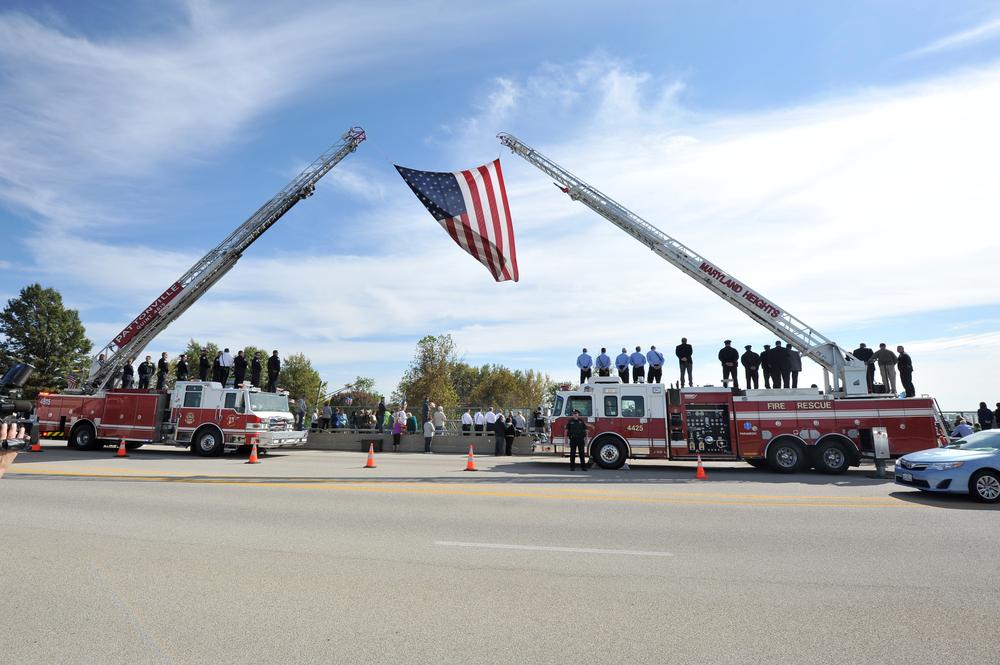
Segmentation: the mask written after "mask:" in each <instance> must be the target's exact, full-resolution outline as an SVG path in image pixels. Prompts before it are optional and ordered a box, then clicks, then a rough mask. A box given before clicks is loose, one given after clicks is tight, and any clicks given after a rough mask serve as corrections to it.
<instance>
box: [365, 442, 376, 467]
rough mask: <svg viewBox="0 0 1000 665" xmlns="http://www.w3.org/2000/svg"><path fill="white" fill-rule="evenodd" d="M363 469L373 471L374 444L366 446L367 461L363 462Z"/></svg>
mask: <svg viewBox="0 0 1000 665" xmlns="http://www.w3.org/2000/svg"><path fill="white" fill-rule="evenodd" d="M362 468H364V469H374V468H375V444H374V443H369V444H368V461H367V462H365V465H364V467H362Z"/></svg>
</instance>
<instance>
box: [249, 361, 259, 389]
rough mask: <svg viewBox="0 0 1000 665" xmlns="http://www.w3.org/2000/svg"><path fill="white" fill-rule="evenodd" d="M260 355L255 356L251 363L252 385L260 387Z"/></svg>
mask: <svg viewBox="0 0 1000 665" xmlns="http://www.w3.org/2000/svg"><path fill="white" fill-rule="evenodd" d="M260 370H261V365H260V354H259V353H255V354H253V359H252V360H251V361H250V385H252V386H257V387H258V388H259V387H260Z"/></svg>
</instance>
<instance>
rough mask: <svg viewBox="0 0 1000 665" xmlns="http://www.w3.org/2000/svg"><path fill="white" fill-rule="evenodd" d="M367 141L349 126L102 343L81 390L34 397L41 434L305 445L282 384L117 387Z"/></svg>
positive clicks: (209, 445)
mask: <svg viewBox="0 0 1000 665" xmlns="http://www.w3.org/2000/svg"><path fill="white" fill-rule="evenodd" d="M364 140H365V132H364V130H363V129H361V128H360V127H353V128H351V129H349V130H348V131H347V132H345V133H344V135H343V136H341V139H340V141H339V142H338V143H336V144H335V145H333V146H332V147H331V148H329V149H328V150H327V151H326V152H324V153H323V154H322V155H320V156H319V157H318V158H317V159H316V160H315V161H313V162H312V164H310V165H309V166H308V167H306V168H305V169H304V170H303V171H302V173H300V174H299V175H298V176H297V177H296V178H295V179H294V180H292V181H291V182H290V183H289V184H288V185H286V186H285V187H284V188H283V189H282V190H281V191H279V192H278V193H277V194H275V195H274V196H273V197H271V199H270V200H268V201H267V202H265V203H264V205H262V206H261V207H260V208H259V209H258V210H257V211H256V212H255V213H254V214H253V215H251V216H250V218H249V219H247V220H246V221H245V222H243V224H241V225H240V226H239V227H237V228H236V230H234V231H233V232H232V233H230V234H229V236H227V237H226V239H225V240H223V241H222V242H221V243H220V244H219V245H217V246H216V247H215V248H213V249H212V250H210V251H209V252H208V253H207V254H205V256H204V257H202V258H201V259H200V260H199V261H198V262H197V263H195V264H194V265H193V266H192V267H191V268H190V269H189V270H188V271H187V272H186V273H184V275H182V276H181V278H180V279H178V280H177V281H176V282H174V283H173V284H171V285H170V287H168V288H167V290H166V291H164V292H163V293H162V294H161V295H160V296H159V297H157V298H156V300H154V301H153V302H152V304H150V305H149V307H147V308H146V309H144V310H143V311H142V313H140V314H139V316H137V317H136V318H135V319H134V320H133V321H132V322H131V323H129V324H128V325H127V326H126V327H125V329H124V330H122V331H121V333H119V334H118V335H116V336H115V338H114V339H113V340H112V341H110V342H108V344H107V345H106V346H105V347H104V348H103V349H101V350H100V351H99V352H98V353H97V354H96V355H95V356H94V358H93V359H92V362H91V366H90V371H89V374H88V376H87V377H86V379H85V380H84V381H83V382H82V385H81V386H80V387H79V388H75V389H72V390H66V391H65V392H63V393H61V394H58V395H55V394H42V395H39V396H38V400H37V402H36V405H35V413H36V417H37V418H38V431H39V435H40V436H42V437H47V438H66V439H67V440H68V442H69V445H70V446H72V447H74V448H78V449H80V450H91V449H95V448H99V447H101V446H103V445H105V444H108V443H118V442H120V441H121V440H124V441H125V442H126V447H128V448H136V447H138V446H141V445H142V444H144V443H159V444H167V445H177V446H184V447H187V446H190V447H191V448H192V450H194V451H195V452H197V453H199V454H201V455H205V456H209V455H221V454H222V453H223V452H225V451H227V450H234V449H236V448H237V447H239V446H243V445H251V444H253V443H256V444H257V445H258V447H259V448H263V449H265V450H266V449H267V448H277V447H283V446H294V445H302V444H303V443H305V440H306V433H305V432H303V431H298V430H295V429H294V428H293V418H292V414H291V413H290V412H289V410H288V406H289V405H288V394H287V393H285V392H277V393H269V392H262V391H260V390H259V389H258V388H257V387H254V386H251V385H249V383H246V384H242V385H240V386H234V387H225V386H223V385H222V384H220V383H218V382H211V381H179V382H177V384H176V386H175V387H174V388H173V390H169V391H168V390H145V389H142V390H139V389H132V388H128V389H122V388H118V387H117V386H119V385H120V384H121V379H122V369H123V368H124V367H125V365H126V363H129V362H131V361H132V359H134V358H137V357H138V356H139V355H140V353H141V352H142V351H143V349H145V348H146V346H147V345H148V344H149V343H150V342H151V341H152V340H153V338H155V337H156V336H157V335H158V334H159V333H160V332H162V331H163V330H164V329H165V328H166V327H167V326H168V325H170V323H171V322H173V321H174V320H175V319H176V318H177V317H178V316H180V315H181V314H182V313H184V312H185V311H186V310H187V309H188V308H189V307H191V305H193V304H194V303H195V302H196V301H197V300H198V299H199V298H200V297H201V296H202V295H204V293H205V292H206V291H208V289H209V288H211V287H212V285H214V284H215V283H216V282H218V281H219V279H221V278H222V276H223V275H225V274H226V273H227V272H229V271H230V270H231V269H232V268H233V266H234V265H236V262H237V261H239V259H240V257H241V256H242V255H243V252H244V251H246V249H247V248H248V247H249V246H250V245H251V244H253V242H254V241H255V240H257V238H259V237H260V236H261V234H263V233H264V232H265V231H267V229H269V228H270V227H271V226H273V225H274V223H275V222H277V221H278V220H279V219H281V217H282V216H283V215H284V214H285V213H286V212H288V211H289V210H291V208H292V207H293V206H294V205H295V204H296V203H298V202H299V201H301V200H302V199H305V198H308V197H309V196H311V195H312V194H313V192H314V191H315V189H316V183H317V182H319V180H320V178H322V177H323V176H324V175H326V174H327V173H329V171H330V170H331V169H332V168H333V167H334V166H336V165H337V164H339V163H340V161H341V160H343V159H344V158H345V157H346V156H347V155H349V154H351V153H352V152H354V151H355V150H356V149H357V147H358V145H360V143H361V142H362V141H364Z"/></svg>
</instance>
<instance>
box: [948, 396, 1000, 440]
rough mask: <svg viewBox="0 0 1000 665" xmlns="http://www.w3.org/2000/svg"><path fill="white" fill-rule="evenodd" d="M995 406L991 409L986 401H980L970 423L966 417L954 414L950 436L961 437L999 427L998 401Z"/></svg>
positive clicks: (999, 412) (999, 404)
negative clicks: (973, 418) (974, 416)
mask: <svg viewBox="0 0 1000 665" xmlns="http://www.w3.org/2000/svg"><path fill="white" fill-rule="evenodd" d="M996 407H997V408H996V409H993V410H991V409H990V407H988V406H986V402H980V403H979V409H978V410H977V411H976V419H975V420H974V421H973V422H972V423H969V421H968V419H967V418H965V417H964V416H962V415H958V416H955V422H954V423H952V431H951V436H953V437H962V436H968V435H970V434H972V433H973V432H979V431H982V430H984V429H1000V402H997V403H996Z"/></svg>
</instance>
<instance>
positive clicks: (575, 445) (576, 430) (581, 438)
mask: <svg viewBox="0 0 1000 665" xmlns="http://www.w3.org/2000/svg"><path fill="white" fill-rule="evenodd" d="M587 429H588V428H587V423H585V422H584V421H583V420H581V418H580V412H579V411H578V410H577V409H573V417H572V418H571V419H570V421H569V422H568V423H566V436H567V437H569V470H570V471H576V456H577V454H579V455H580V470H581V471H586V470H587V460H586V459H585V458H584V456H583V455H584V452H583V451H584V450H585V449H586V448H587Z"/></svg>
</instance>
